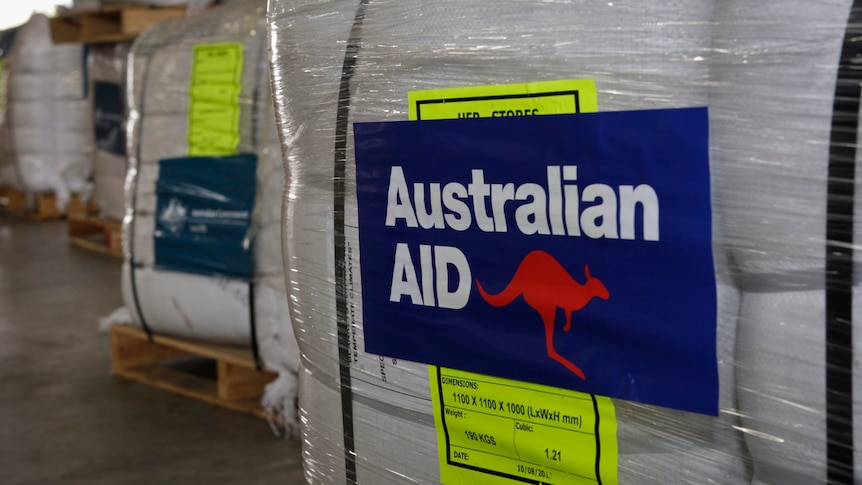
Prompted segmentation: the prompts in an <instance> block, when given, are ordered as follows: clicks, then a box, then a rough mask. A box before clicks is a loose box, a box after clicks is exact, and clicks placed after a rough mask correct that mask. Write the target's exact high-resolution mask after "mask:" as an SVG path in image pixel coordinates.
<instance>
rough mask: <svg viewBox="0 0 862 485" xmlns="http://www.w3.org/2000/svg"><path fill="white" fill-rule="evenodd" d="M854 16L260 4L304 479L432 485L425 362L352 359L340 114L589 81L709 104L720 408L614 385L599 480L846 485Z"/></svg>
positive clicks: (675, 104)
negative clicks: (280, 164)
mask: <svg viewBox="0 0 862 485" xmlns="http://www.w3.org/2000/svg"><path fill="white" fill-rule="evenodd" d="M860 8H862V7H860ZM860 15H862V10H860V9H857V7H856V5H855V4H854V2H851V1H849V0H837V1H818V2H805V1H801V0H800V1H791V0H773V1H764V2H743V1H731V2H712V1H699V0H692V1H678V2H657V1H656V2H653V1H650V2H637V1H614V2H607V1H593V0H574V1H541V2H540V1H529V0H524V1H505V0H504V1H499V0H495V1H490V0H488V1H473V2H456V1H438V2H421V1H418V0H361V1H360V0H328V1H311V2H309V1H299V0H296V1H292V0H272V1H270V5H269V22H270V26H269V27H270V32H269V34H270V52H271V58H270V60H271V64H272V71H273V83H274V95H275V102H276V110H277V117H278V122H279V128H280V135H281V140H282V150H283V153H284V157H285V164H286V169H287V173H289V174H290V175H289V177H288V178H287V179H286V186H287V188H286V193H285V228H284V230H285V235H284V238H285V264H286V268H285V274H286V275H287V277H288V293H289V297H290V303H291V315H292V317H293V321H294V324H295V326H296V333H297V336H298V338H299V345H300V349H301V351H302V355H303V360H302V364H303V369H302V371H301V373H300V387H301V390H302V392H301V397H300V407H301V409H300V413H301V417H302V424H303V438H304V459H305V466H306V476H307V478H308V479H309V481H310V482H311V483H344V482H345V479H346V480H347V482H348V483H352V482H353V481H356V482H358V483H375V484H376V483H439V482H440V481H441V476H440V467H441V466H442V465H441V459H440V458H439V457H438V439H439V437H440V436H441V434H440V430H437V431H435V419H434V415H433V413H432V398H431V396H430V389H431V387H429V370H428V369H429V367H428V366H427V365H425V364H420V363H415V362H409V361H406V360H404V359H398V360H397V361H396V360H393V359H390V358H389V357H378V356H377V355H374V354H370V353H366V352H364V336H365V328H364V325H363V301H364V300H363V298H362V295H363V292H362V281H361V280H360V268H361V261H360V256H359V255H360V252H362V254H366V252H367V251H368V249H367V248H366V247H360V244H359V242H360V241H359V232H358V231H359V230H367V229H357V227H358V226H361V224H360V223H359V215H358V209H357V182H356V178H357V172H356V160H355V150H356V146H355V145H354V135H355V133H354V128H355V126H354V123H362V122H380V121H404V120H407V119H408V97H407V93H408V92H411V91H417V90H430V89H441V88H456V87H465V86H491V85H503V84H511V83H533V82H538V81H550V80H564V79H594V80H595V90H596V93H597V105H598V111H600V112H616V111H629V110H650V109H665V108H684V107H697V106H705V107H707V108H708V116H709V177H710V197H711V215H712V232H711V234H712V256H713V259H714V275H715V289H716V296H717V298H716V299H717V317H716V319H715V325H716V340H715V342H716V362H717V368H718V384H719V398H718V404H719V413H718V416H717V417H711V416H707V415H703V414H696V413H690V412H683V411H675V410H671V409H668V408H665V407H658V406H650V405H646V404H638V403H635V402H632V401H628V400H623V399H614V400H613V405H614V407H615V410H616V419H617V430H616V439H617V445H618V453H619V455H618V465H617V466H618V479H619V483H662V484H664V483H765V484H766V483H769V484H778V483H781V484H807V483H826V482H829V483H854V482H858V481H860V480H862V474H860V473H859V472H858V471H856V469H858V467H859V464H860V463H862V462H860V460H862V456H860V455H859V452H858V450H859V446H854V445H858V444H857V443H854V440H858V439H859V435H860V432H859V431H857V430H854V425H853V417H854V413H853V409H854V407H855V409H857V410H860V407H862V404H860V402H862V399H860V398H859V395H860V394H859V391H858V389H857V392H856V393H855V397H854V393H853V390H854V388H855V387H858V379H856V382H857V383H856V384H855V385H854V379H853V377H856V376H858V374H859V369H858V365H859V364H858V363H857V361H858V360H859V359H857V358H855V357H854V355H855V354H854V353H853V345H852V340H851V338H850V336H851V334H852V330H853V327H855V321H854V318H853V313H852V308H851V306H856V307H857V309H858V308H859V305H856V304H855V302H856V301H862V300H860V298H859V297H857V298H852V299H851V292H852V295H858V294H859V292H860V290H857V289H855V287H854V286H853V282H854V268H853V266H852V262H853V258H855V257H856V256H855V253H853V248H854V247H855V245H854V238H853V235H854V232H855V233H856V234H857V235H860V236H862V234H860V233H859V230H856V229H857V228H862V223H859V222H857V221H856V219H854V217H853V205H854V203H853V201H854V200H860V199H862V198H859V197H857V198H855V199H854V197H853V195H854V191H853V187H854V182H855V181H854V177H855V176H856V175H854V169H853V166H854V164H855V160H856V158H857V155H856V148H857V134H856V133H857V129H858V117H859V114H858V111H859V95H860V89H859V81H860V75H859V74H858V72H856V71H854V69H852V68H851V61H852V59H854V58H856V57H858V56H859V54H860V53H862V48H860V46H859V42H858V35H859V33H860V32H859V31H858V30H859V25H860V20H862V17H860ZM836 81H837V84H836ZM836 85H837V86H838V90H837V91H836ZM459 122H463V123H467V122H468V121H467V120H459ZM513 123H514V121H513ZM375 126H376V125H375ZM441 126H442V125H441ZM465 126H467V125H465ZM494 126H502V125H494ZM518 126H524V125H518ZM448 141H449V140H447V142H448ZM612 151H613V149H612V148H610V147H609V148H608V153H610V152H612ZM409 156H410V155H409V154H406V153H405V157H409ZM404 163H405V164H406V163H407V162H406V161H405V162H404ZM584 166H586V165H584ZM486 175H487V173H486ZM407 180H408V182H410V181H411V180H410V179H409V178H408V179H407ZM442 180H446V179H445V178H443V179H442ZM418 185H419V184H417V186H418ZM381 190H383V191H384V192H385V190H386V189H385V187H384V188H382V189H381ZM390 190H391V187H390ZM390 194H391V192H390ZM432 204H433V202H432ZM827 221H828V222H829V224H827ZM361 227H365V226H361ZM856 240H858V239H856ZM573 244H576V242H573ZM495 249H496V248H494V247H489V249H488V250H489V251H493V250H495ZM526 249H529V248H526ZM501 264H503V263H502V262H501ZM474 276H475V274H474ZM643 284H644V285H647V284H652V283H650V282H647V281H644V282H643ZM387 291H388V290H387ZM611 293H612V294H613V293H614V292H613V291H611ZM405 300H406V299H405ZM404 325H405V326H407V325H410V322H404ZM529 325H535V324H534V323H530V324H529ZM456 335H460V334H453V335H452V338H453V339H454V338H455V337H456ZM489 338H490V337H489ZM620 338H624V337H623V336H621V337H620ZM857 340H858V339H857ZM650 345H651V344H650V343H647V342H644V343H643V346H644V348H643V351H644V352H645V353H648V352H649V347H650ZM857 345H858V344H857ZM446 350H447V349H440V352H441V354H446ZM442 358H443V357H441V359H442ZM677 364H678V365H679V366H683V367H684V366H686V365H687V363H686V362H685V361H680V362H678V363H677ZM854 370H855V374H856V376H854V375H853V374H854ZM536 379H537V380H540V379H539V377H538V376H536ZM633 399H634V398H633ZM635 400H636V399H635ZM435 405H436V404H435ZM857 414H858V413H857ZM857 427H858V423H857ZM854 431H856V432H855V433H854ZM447 446H448V443H447ZM477 448H481V445H477ZM854 456H855V462H856V469H854ZM444 461H445V460H444ZM488 477H490V475H488ZM488 479H489V480H490V479H491V478H488ZM494 479H498V478H496V477H495V478H494ZM550 482H554V480H550ZM458 483H459V482H458ZM494 483H502V482H494ZM584 483H586V482H584ZM604 483H612V481H608V480H606V481H604Z"/></svg>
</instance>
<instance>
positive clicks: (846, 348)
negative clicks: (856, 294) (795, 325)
mask: <svg viewBox="0 0 862 485" xmlns="http://www.w3.org/2000/svg"><path fill="white" fill-rule="evenodd" d="M860 9H862V0H854V2H853V6H852V7H851V9H850V16H849V18H848V20H847V28H846V31H845V33H844V45H843V47H842V49H841V60H840V63H839V65H838V76H837V80H836V84H835V101H834V105H833V109H832V133H831V135H830V140H829V141H830V143H829V181H828V198H827V211H826V212H827V215H826V461H827V469H828V472H827V480H828V482H829V483H833V484H844V483H846V484H852V483H853V468H854V464H853V202H854V196H855V194H854V190H855V178H856V150H857V149H856V146H857V143H858V139H857V130H858V128H859V98H860V94H862V92H860V91H862V38H860V36H862V23H861V22H862V11H860Z"/></svg>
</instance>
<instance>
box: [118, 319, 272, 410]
mask: <svg viewBox="0 0 862 485" xmlns="http://www.w3.org/2000/svg"><path fill="white" fill-rule="evenodd" d="M195 359H197V360H200V359H209V360H212V361H215V367H216V375H215V378H209V377H207V376H200V375H196V374H193V373H189V372H187V371H184V370H182V369H181V366H179V365H177V364H182V363H183V362H188V361H193V360H195ZM111 370H112V372H113V374H114V375H117V376H120V377H124V378H127V379H132V380H134V381H138V382H141V383H144V384H148V385H151V386H154V387H157V388H160V389H163V390H166V391H170V392H174V393H177V394H181V395H183V396H186V397H191V398H194V399H198V400H200V401H204V402H208V403H210V404H216V405H218V406H222V407H225V408H228V409H233V410H236V411H242V412H245V413H249V414H253V415H255V416H258V417H262V418H273V417H272V416H267V415H266V413H265V412H264V411H263V409H262V408H261V406H260V397H261V396H262V395H263V390H264V387H265V386H266V385H267V384H269V383H270V382H272V381H273V380H274V379H275V378H276V374H274V373H272V372H269V371H265V370H257V368H256V366H255V363H254V359H253V357H252V354H251V351H250V350H248V349H243V348H237V347H231V346H226V345H216V344H205V343H200V342H191V341H187V340H183V339H178V338H173V337H166V336H163V335H154V336H153V339H152V341H150V340H149V339H148V337H147V334H146V333H145V332H143V331H142V330H139V329H137V328H133V327H128V326H121V325H117V326H114V327H112V328H111Z"/></svg>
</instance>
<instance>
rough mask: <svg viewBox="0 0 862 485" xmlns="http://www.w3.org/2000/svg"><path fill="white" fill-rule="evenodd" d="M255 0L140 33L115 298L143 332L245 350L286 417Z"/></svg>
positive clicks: (289, 335) (276, 207) (275, 158)
mask: <svg viewBox="0 0 862 485" xmlns="http://www.w3.org/2000/svg"><path fill="white" fill-rule="evenodd" d="M265 37H266V36H265V2H264V1H251V2H243V3H240V4H236V5H233V6H230V7H225V8H221V9H215V10H212V11H209V12H207V13H204V14H201V15H197V16H193V17H188V18H185V19H180V20H174V21H167V22H163V23H160V24H158V25H157V26H155V27H153V28H151V29H149V30H147V31H146V32H145V33H144V34H143V35H141V36H140V37H139V38H138V39H137V40H136V41H135V43H134V44H133V47H132V50H131V52H130V55H129V67H128V78H127V81H128V84H127V89H128V109H129V122H128V126H127V136H128V139H129V143H128V153H129V165H130V167H129V172H128V175H127V183H126V214H125V218H124V227H123V247H124V253H125V263H124V265H123V274H122V283H123V298H124V301H125V304H126V307H127V308H129V309H130V311H131V314H132V319H133V320H134V322H135V323H136V324H138V325H140V326H142V327H143V328H144V329H145V330H147V331H148V332H154V333H164V334H168V335H174V336H180V337H185V338H189V339H194V340H201V341H210V342H220V343H228V344H237V345H246V346H251V347H252V348H254V349H256V350H257V353H258V355H259V358H260V360H261V362H262V364H263V366H264V367H266V368H268V369H270V370H273V371H277V372H278V373H279V379H278V380H277V381H275V383H273V384H271V385H270V386H269V387H268V388H267V394H266V395H265V396H264V400H265V402H264V404H265V406H266V407H267V408H268V410H270V411H277V412H279V413H281V414H282V415H283V416H285V417H286V418H287V420H288V421H289V422H290V421H291V420H292V419H293V418H294V416H295V397H296V372H297V369H298V359H299V357H298V350H297V348H296V341H295V338H294V336H293V328H292V326H291V324H290V319H289V315H288V312H287V301H286V296H285V289H284V275H283V264H282V254H281V237H280V227H281V195H282V184H283V171H282V164H281V156H280V150H279V144H278V138H277V133H276V130H275V115H274V111H273V108H272V103H271V101H270V100H271V95H270V91H269V89H270V81H269V74H268V69H267V64H266V57H265V52H266V43H265Z"/></svg>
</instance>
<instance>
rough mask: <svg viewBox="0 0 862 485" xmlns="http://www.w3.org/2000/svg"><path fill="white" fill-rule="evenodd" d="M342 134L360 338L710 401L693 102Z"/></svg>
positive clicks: (708, 246)
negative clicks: (348, 153) (352, 213)
mask: <svg viewBox="0 0 862 485" xmlns="http://www.w3.org/2000/svg"><path fill="white" fill-rule="evenodd" d="M354 133H355V145H356V178H357V198H358V203H359V249H360V259H361V262H362V266H361V277H362V307H363V322H364V332H365V343H366V348H365V350H366V351H368V352H371V353H375V354H382V355H386V356H390V357H397V358H403V359H408V360H414V361H418V362H425V363H429V364H435V365H441V366H445V367H450V368H456V369H463V370H467V371H471V372H478V373H483V374H489V375H494V376H500V377H506V378H511V379H517V380H521V381H528V382H535V383H540V384H546V385H551V386H556V387H563V388H568V389H574V390H578V391H583V392H589V393H594V394H600V395H605V396H610V397H616V398H622V399H628V400H632V401H638V402H642V403H648V404H654V405H659V406H666V407H672V408H676V409H682V410H686V411H693V412H698V413H704V414H710V415H716V414H717V413H718V369H717V361H716V286H715V270H714V267H713V259H712V234H711V232H712V228H711V207H710V180H709V158H708V156H709V155H708V133H709V125H708V116H707V110H706V108H687V109H672V110H655V111H632V112H608V113H594V114H576V115H553V116H535V117H523V118H479V119H468V120H439V121H412V122H388V123H357V124H355V125H354Z"/></svg>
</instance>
